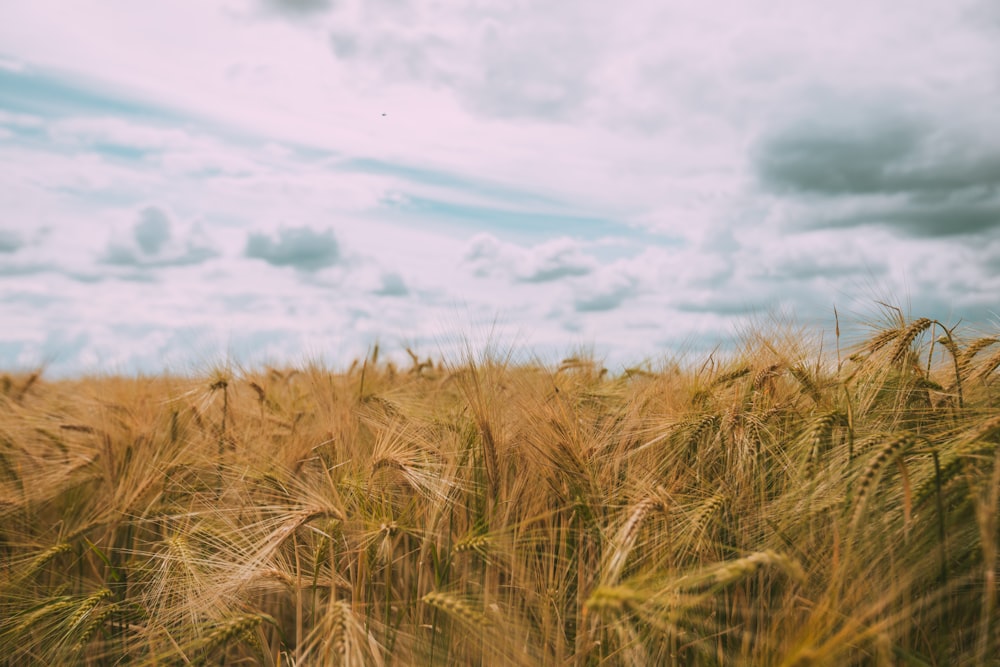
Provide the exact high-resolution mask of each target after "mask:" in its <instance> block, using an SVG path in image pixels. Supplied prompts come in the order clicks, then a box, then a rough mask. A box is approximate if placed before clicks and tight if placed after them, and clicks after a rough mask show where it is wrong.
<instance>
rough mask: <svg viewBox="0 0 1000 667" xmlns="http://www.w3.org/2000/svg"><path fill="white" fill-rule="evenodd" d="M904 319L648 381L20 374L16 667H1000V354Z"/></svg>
mask: <svg viewBox="0 0 1000 667" xmlns="http://www.w3.org/2000/svg"><path fill="white" fill-rule="evenodd" d="M887 312H888V313H889V317H888V319H886V320H885V321H883V322H882V323H881V325H880V326H878V327H877V328H869V329H865V330H864V331H865V333H864V335H858V336H857V337H856V339H855V340H854V342H853V343H852V344H847V342H845V341H846V338H847V337H846V335H845V336H843V337H842V336H841V332H840V330H839V324H838V328H837V329H838V330H837V331H836V335H835V337H834V336H828V337H827V338H826V344H825V345H821V344H820V343H818V342H817V334H816V333H815V332H809V331H805V330H794V329H791V328H782V327H778V326H776V327H775V328H774V329H773V330H770V331H764V330H761V331H756V332H752V333H748V334H746V335H745V336H744V338H743V340H742V342H741V343H740V344H739V346H738V347H737V348H736V349H735V350H734V351H733V352H732V353H727V354H712V355H707V356H705V357H704V358H699V359H690V360H676V361H664V362H662V363H659V364H658V365H655V366H654V365H653V364H652V363H647V364H645V365H643V366H641V367H636V368H629V369H625V370H623V371H622V372H609V371H608V370H606V369H604V368H603V367H602V366H601V364H600V362H599V361H595V360H594V359H590V358H585V357H574V358H569V359H566V360H565V361H563V362H562V363H561V364H560V365H558V366H555V367H547V366H545V365H542V364H531V363H513V362H512V361H511V359H510V357H509V355H504V354H499V353H496V352H493V353H486V354H481V355H475V354H470V355H468V356H467V357H466V358H463V359H460V360H453V361H450V362H448V361H437V362H435V361H432V360H431V359H423V360H422V359H421V357H418V356H417V355H415V354H414V355H413V363H412V365H409V364H394V363H391V362H387V361H385V360H384V359H383V360H380V359H379V358H378V356H379V355H378V351H377V349H375V350H373V351H372V352H371V353H370V354H369V355H368V357H367V358H366V359H363V360H359V361H358V362H356V363H355V364H354V365H352V366H351V367H350V368H348V369H346V370H339V371H333V370H329V369H326V368H322V367H320V366H319V365H312V366H309V365H306V366H304V367H302V368H292V369H290V368H282V369H259V370H246V369H239V368H236V367H234V366H232V365H226V364H220V365H219V366H218V367H215V368H212V369H210V370H208V371H206V372H205V373H203V374H202V375H200V376H197V377H195V376H186V377H181V376H166V375H164V376H159V377H132V378H126V377H88V378H79V379H75V380H60V381H48V380H46V379H45V377H44V374H41V375H39V374H37V373H36V374H13V375H11V374H8V375H4V376H3V377H2V385H0V664H3V665H57V664H58V665H76V664H79V665H110V664H120V663H126V662H127V663H128V664H134V665H188V664H217V665H248V664H262V665H339V664H343V665H526V666H528V665H532V666H533V665H684V666H687V665H782V666H786V667H791V666H792V665H799V666H806V665H962V664H969V665H988V664H1000V663H998V661H997V653H998V651H1000V646H998V642H997V637H998V636H1000V622H998V620H997V618H998V615H1000V613H998V610H997V598H998V585H997V569H998V556H997V554H998V548H1000V530H998V520H997V510H998V504H1000V498H998V496H1000V449H998V447H997V444H998V442H1000V378H998V377H997V375H998V370H997V369H998V367H1000V337H997V336H982V335H979V334H973V333H971V332H970V331H963V330H962V329H961V328H954V327H953V328H946V327H945V325H944V324H942V323H940V322H937V321H933V320H930V319H926V318H919V319H906V318H904V317H903V315H902V313H899V312H898V311H892V310H889V311H887ZM859 326H860V325H859ZM834 340H835V341H836V342H835V343H834V342H833V341H834Z"/></svg>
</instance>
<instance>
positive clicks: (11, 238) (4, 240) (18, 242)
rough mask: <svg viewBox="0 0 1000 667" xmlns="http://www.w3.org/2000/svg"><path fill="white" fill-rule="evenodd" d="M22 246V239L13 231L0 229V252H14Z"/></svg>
mask: <svg viewBox="0 0 1000 667" xmlns="http://www.w3.org/2000/svg"><path fill="white" fill-rule="evenodd" d="M23 247H24V239H22V238H21V235H20V234H18V233H17V232H15V231H11V230H7V229H0V253H15V252H17V251H18V250H20V249H21V248H23Z"/></svg>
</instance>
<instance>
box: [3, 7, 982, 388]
mask: <svg viewBox="0 0 1000 667" xmlns="http://www.w3.org/2000/svg"><path fill="white" fill-rule="evenodd" d="M0 203H2V207H0V323H2V324H0V368H3V369H15V370H16V369H28V368H31V367H33V366H36V365H38V364H46V365H47V369H48V373H49V374H50V375H54V376H58V375H66V374H75V373H81V372H88V371H95V370H100V371H120V372H135V371H146V372H158V371H160V370H163V369H164V368H169V369H172V370H186V369H190V368H192V367H194V368H198V367H199V365H204V364H205V363H210V362H212V361H218V360H219V359H220V358H224V357H225V355H227V354H228V355H230V356H231V357H232V358H233V359H234V360H237V361H239V362H241V363H244V364H249V365H260V364H266V363H289V362H291V363H296V362H301V361H303V360H307V359H319V360H324V361H325V362H327V363H329V364H332V365H334V366H340V365H346V364H347V363H349V362H350V360H351V359H353V358H354V357H357V356H359V355H362V354H364V353H365V350H366V349H367V347H368V346H369V345H371V344H372V342H373V341H375V340H376V339H377V340H379V341H381V344H382V348H383V350H388V351H390V352H393V351H394V352H395V353H398V354H402V350H403V347H404V346H407V345H409V346H411V347H413V348H414V349H416V350H417V351H419V352H420V353H421V354H422V355H427V354H433V355H434V356H438V354H439V353H440V352H441V351H445V352H447V350H448V349H450V348H449V346H450V345H452V344H453V343H454V342H455V340H457V339H459V338H460V337H461V336H466V337H469V338H472V339H473V340H475V339H476V338H477V337H479V336H482V335H485V334H486V333H487V332H489V330H490V329H491V328H493V329H494V330H495V334H494V335H495V336H496V338H497V339H499V341H500V342H501V343H503V344H504V345H515V346H516V347H517V348H518V349H520V350H530V351H533V352H536V353H537V354H539V355H541V356H543V357H545V358H550V359H551V358H558V356H559V355H560V354H569V353H572V352H573V351H574V350H577V349H579V348H580V347H584V348H590V349H593V350H595V351H596V352H597V354H598V355H599V356H600V357H602V358H604V359H605V360H607V362H608V363H609V365H611V366H614V367H617V368H618V369H620V368H621V365H622V364H629V363H635V362H638V361H642V360H643V359H645V358H654V359H655V358H657V357H659V356H662V355H664V354H670V353H672V352H673V351H676V350H678V349H682V348H683V349H698V348H702V347H705V348H707V347H711V346H713V345H715V344H716V343H717V342H719V341H721V340H725V339H727V338H729V337H731V336H732V335H733V334H734V332H738V331H740V330H741V329H742V328H743V327H745V326H746V324H747V322H749V321H755V320H756V321H759V320H761V319H762V318H766V317H767V316H769V315H784V316H790V317H794V318H795V320H796V321H797V322H800V323H803V324H807V325H808V324H816V325H829V324H830V323H831V322H832V314H833V308H834V307H835V306H836V307H837V308H838V311H839V312H840V313H841V314H844V315H845V316H847V317H850V316H851V314H852V313H856V314H859V315H861V314H863V313H864V312H870V310H871V309H870V308H868V306H871V305H872V303H873V301H874V300H875V299H877V298H880V297H882V298H885V297H887V296H890V295H891V296H892V297H893V298H895V299H897V300H898V301H899V302H900V303H901V304H902V305H904V306H905V305H907V304H909V305H910V308H911V312H912V314H913V315H915V316H924V315H926V316H930V317H937V318H940V319H942V320H947V321H950V322H955V321H957V320H958V319H960V318H964V320H965V321H966V322H975V323H990V322H995V321H996V314H995V313H996V312H997V310H998V308H1000V300H998V298H997V295H1000V3H997V2H995V0H922V1H916V0H914V1H911V2H906V3H903V2H898V1H889V0H841V1H840V2H836V3H830V2H805V1H803V0H741V1H736V0H731V1H717V2H710V3H709V2H703V1H702V0H625V1H624V2H619V3H610V4H609V3H607V2H605V1H599V0H573V1H572V2H570V1H568V0H567V1H565V2H526V1H523V0H485V1H484V0H443V1H442V0H367V1H362V0H174V1H173V2H169V3H166V2H164V3H146V2H134V1H131V0H74V2H72V3H67V2H64V1H63V0H30V1H28V0H25V1H23V2H21V1H13V2H5V3H3V4H2V5H0ZM866 308H867V311H866ZM494 322H495V323H496V324H495V325H494ZM616 365H617V366H616Z"/></svg>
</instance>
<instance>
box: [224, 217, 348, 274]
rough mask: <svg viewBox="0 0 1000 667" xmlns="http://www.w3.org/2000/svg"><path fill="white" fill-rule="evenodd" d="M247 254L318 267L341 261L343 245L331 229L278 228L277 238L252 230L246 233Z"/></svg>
mask: <svg viewBox="0 0 1000 667" xmlns="http://www.w3.org/2000/svg"><path fill="white" fill-rule="evenodd" d="M244 254H245V255H246V256H247V257H250V258H252V259H262V260H264V261H265V262H267V263H268V264H271V265H273V266H292V267H295V268H296V269H299V270H301V271H317V270H319V269H322V268H325V267H328V266H333V265H334V264H336V263H337V262H338V261H339V259H340V246H339V245H338V244H337V239H336V238H334V235H333V231H332V230H329V229H327V230H324V231H315V230H313V229H310V228H309V227H289V228H285V229H281V230H279V231H278V235H277V237H276V238H272V237H269V236H267V235H266V234H250V235H249V236H247V245H246V250H245V251H244Z"/></svg>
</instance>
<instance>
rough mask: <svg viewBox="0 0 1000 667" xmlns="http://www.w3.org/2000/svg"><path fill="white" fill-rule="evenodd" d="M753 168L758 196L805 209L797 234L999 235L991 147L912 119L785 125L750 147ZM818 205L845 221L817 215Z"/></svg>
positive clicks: (864, 117)
mask: <svg viewBox="0 0 1000 667" xmlns="http://www.w3.org/2000/svg"><path fill="white" fill-rule="evenodd" d="M829 115H830V116H834V115H836V114H835V110H833V111H830V112H829ZM754 167H755V171H756V174H757V177H758V180H759V182H760V184H761V185H762V186H763V187H764V188H765V189H766V190H768V191H770V192H771V193H774V194H776V195H778V196H779V197H785V198H790V199H793V200H799V201H808V202H810V203H811V204H812V206H811V207H810V208H811V210H812V211H813V212H812V213H810V215H809V217H803V218H801V219H796V220H794V221H793V222H792V224H793V225H794V226H797V227H804V228H814V229H815V228H828V227H860V226H864V225H880V226H884V227H887V228H890V229H893V230H894V231H896V232H899V233H901V234H904V235H907V236H913V237H945V236H961V235H969V234H977V233H981V232H985V231H988V230H991V229H1000V142H997V141H995V140H994V139H993V138H992V137H991V136H977V135H976V133H975V132H972V131H963V130H959V129H956V128H951V127H946V126H944V125H943V124H941V123H934V122H932V121H931V120H929V119H926V118H921V117H919V116H916V115H914V114H909V113H902V112H892V111H887V110H878V109H874V110H872V111H871V112H870V113H866V114H860V115H858V114H851V115H850V116H849V119H847V120H841V121H839V122H817V121H799V122H795V123H792V124H790V125H788V126H785V127H782V128H780V129H779V130H777V131H776V132H772V133H771V134H770V135H768V136H766V137H765V138H764V140H763V141H761V142H760V143H759V144H758V146H757V149H756V151H755V154H754ZM824 200H828V201H835V202H838V203H841V204H844V206H841V207H840V209H841V210H844V209H845V208H846V209H847V210H848V211H849V212H848V213H838V214H829V213H825V212H824V211H825V210H826V209H824V206H826V208H827V209H829V208H831V207H830V206H828V205H825V204H824V203H823V202H824Z"/></svg>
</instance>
